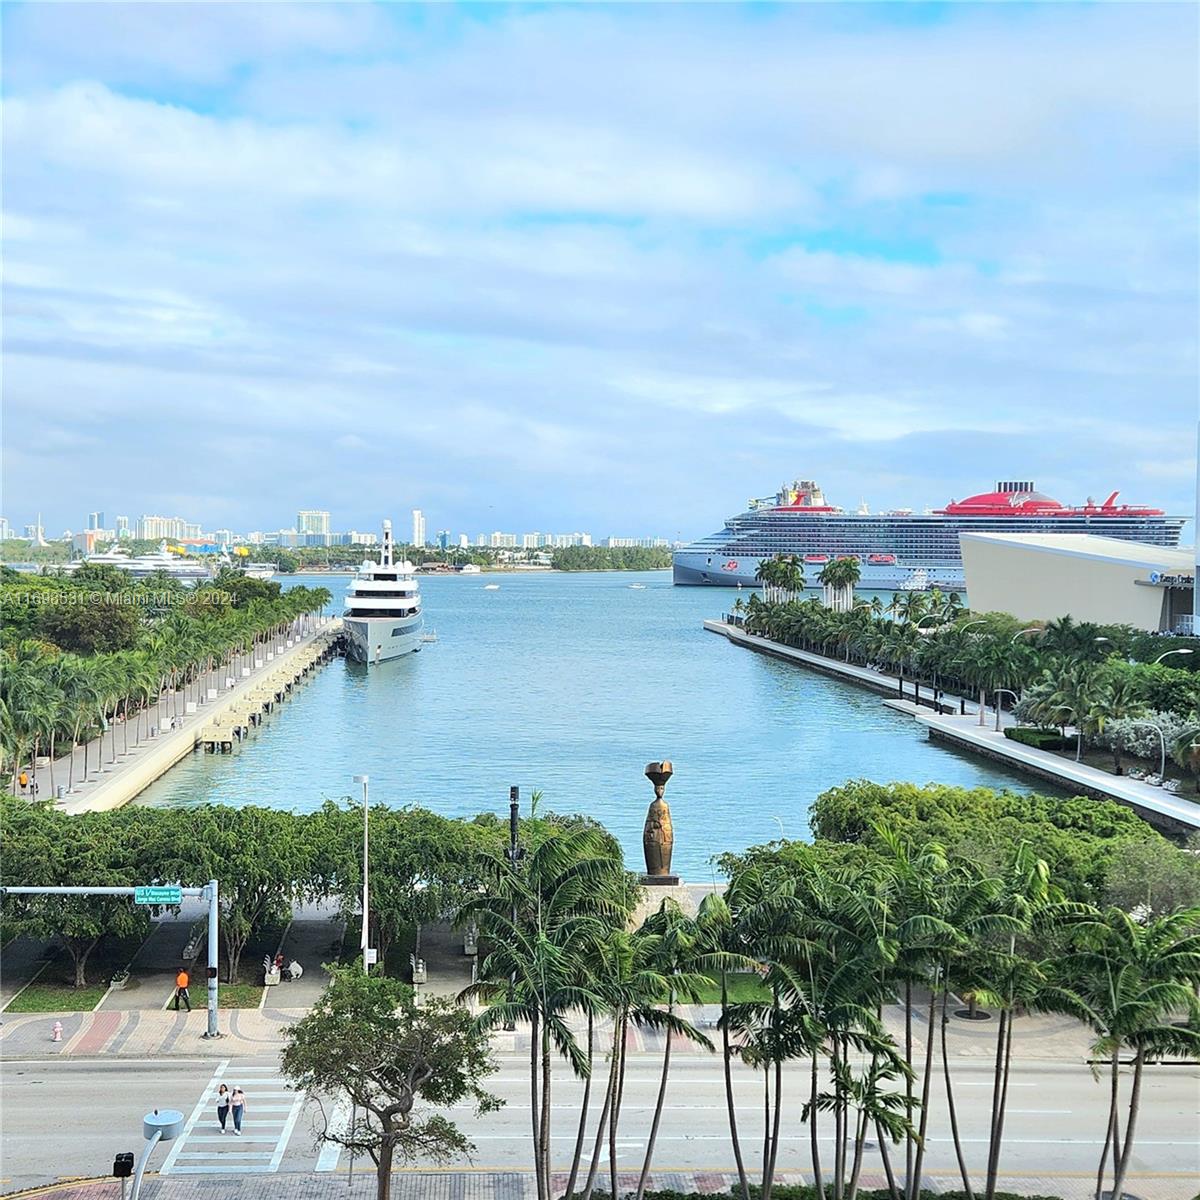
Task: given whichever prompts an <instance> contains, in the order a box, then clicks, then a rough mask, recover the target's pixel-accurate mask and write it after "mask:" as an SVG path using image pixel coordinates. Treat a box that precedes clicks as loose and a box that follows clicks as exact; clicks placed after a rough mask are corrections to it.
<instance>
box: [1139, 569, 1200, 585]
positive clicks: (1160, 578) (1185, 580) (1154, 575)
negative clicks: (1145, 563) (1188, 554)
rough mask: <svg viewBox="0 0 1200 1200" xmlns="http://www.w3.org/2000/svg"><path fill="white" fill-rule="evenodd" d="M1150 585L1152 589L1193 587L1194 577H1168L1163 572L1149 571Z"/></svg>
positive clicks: (1194, 583)
mask: <svg viewBox="0 0 1200 1200" xmlns="http://www.w3.org/2000/svg"><path fill="white" fill-rule="evenodd" d="M1150 583H1151V584H1152V585H1153V586H1154V587H1167V588H1171V587H1187V588H1190V587H1195V586H1196V577H1195V576H1194V575H1168V574H1167V573H1166V572H1165V571H1151V572H1150Z"/></svg>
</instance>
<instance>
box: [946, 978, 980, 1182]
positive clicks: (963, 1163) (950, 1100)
mask: <svg viewBox="0 0 1200 1200" xmlns="http://www.w3.org/2000/svg"><path fill="white" fill-rule="evenodd" d="M943 978H946V976H945V975H943ZM949 998H950V988H949V985H948V982H947V985H946V986H943V988H942V1074H943V1075H944V1076H945V1079H946V1107H947V1108H949V1110H950V1135H951V1137H952V1138H953V1139H954V1154H955V1157H956V1158H957V1159H958V1172H959V1174H960V1175H961V1176H962V1184H963V1194H964V1195H965V1196H966V1200H975V1193H974V1192H973V1191H972V1190H971V1177H970V1175H969V1174H968V1173H967V1160H966V1159H965V1158H964V1157H963V1148H962V1137H961V1136H960V1135H959V1132H958V1109H957V1107H956V1106H955V1103H954V1084H953V1081H952V1080H951V1078H950V1054H949V1051H948V1050H947V1049H946V1026H947V1025H949V1023H950V1017H949V1015H948V1014H947V1012H946V1005H947V1002H948V1000H949Z"/></svg>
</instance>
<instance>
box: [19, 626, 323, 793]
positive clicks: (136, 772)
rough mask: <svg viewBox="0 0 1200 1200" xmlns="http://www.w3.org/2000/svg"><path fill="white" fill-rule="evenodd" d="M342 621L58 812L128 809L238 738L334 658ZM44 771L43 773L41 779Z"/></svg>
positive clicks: (203, 708) (189, 718) (122, 762)
mask: <svg viewBox="0 0 1200 1200" xmlns="http://www.w3.org/2000/svg"><path fill="white" fill-rule="evenodd" d="M341 628H342V624H341V619H340V618H337V617H334V618H330V619H327V620H326V621H325V622H324V623H323V624H322V625H320V626H319V627H318V628H317V629H316V630H314V631H313V632H312V633H310V634H308V635H306V636H305V637H303V638H299V639H297V641H296V642H295V644H294V645H292V646H288V647H286V648H285V649H283V650H281V651H280V652H279V653H278V654H276V655H274V657H273V658H272V659H271V660H269V661H267V660H265V659H264V661H263V665H262V666H261V667H255V668H253V669H252V670H251V674H250V675H249V676H247V677H245V678H243V679H242V680H241V681H240V682H239V683H236V684H235V685H234V686H233V687H232V688H230V689H228V691H227V692H226V693H225V694H224V695H222V696H219V697H217V698H216V699H212V700H206V701H204V702H202V703H201V704H200V705H198V706H197V708H196V711H195V712H191V713H187V714H186V715H185V716H183V717H182V718H181V719H180V721H179V724H178V726H177V728H175V729H172V730H170V731H169V732H163V733H161V734H159V735H158V736H157V737H154V738H152V739H143V741H142V744H141V745H140V746H138V747H136V748H135V747H133V746H131V747H130V749H129V753H128V754H118V756H117V761H116V762H115V763H113V764H111V765H107V766H106V767H105V768H104V769H103V770H101V771H100V772H98V773H97V774H94V775H93V778H92V779H90V780H89V781H88V782H87V783H86V784H80V783H78V782H77V784H76V787H75V790H74V791H72V792H71V793H69V794H67V795H66V796H64V797H63V798H62V799H61V800H58V801H56V805H55V806H56V807H57V808H59V809H61V810H62V811H63V812H68V813H72V814H76V813H85V812H108V811H110V810H112V809H114V808H121V807H122V806H124V805H126V804H128V803H129V802H130V801H131V800H132V799H133V798H134V797H135V796H137V795H138V793H139V792H142V791H144V790H145V789H146V788H148V787H149V786H150V784H152V783H153V782H154V781H155V780H156V779H158V778H159V776H161V775H164V774H165V773H166V772H167V771H169V770H170V769H171V768H172V767H173V766H174V765H175V764H176V763H177V762H179V761H180V760H181V759H183V758H186V757H187V756H188V755H189V754H191V753H192V752H193V751H194V750H195V749H196V748H197V747H198V746H200V745H202V744H203V743H204V742H206V741H210V740H215V741H218V742H221V741H229V742H232V741H233V740H234V739H235V735H234V734H233V732H232V730H233V728H234V727H235V725H237V726H239V727H247V726H249V725H251V724H252V723H256V722H253V721H252V720H251V715H250V714H252V713H254V712H258V713H261V712H262V711H264V709H265V708H266V706H267V705H268V704H270V705H273V704H274V703H277V702H278V700H279V698H280V697H283V696H286V695H287V693H288V692H290V691H291V689H292V687H293V686H294V685H295V684H296V683H297V682H298V681H299V680H300V679H302V678H304V677H305V676H306V675H308V674H309V673H310V672H311V671H313V670H315V669H316V668H317V667H319V665H320V664H321V662H322V661H323V660H326V659H327V658H328V656H329V655H330V654H331V652H332V649H333V646H334V644H335V643H336V641H337V639H338V637H339V636H340V634H341ZM44 772H45V769H44V768H43V769H42V770H40V771H39V776H41V775H43V774H44Z"/></svg>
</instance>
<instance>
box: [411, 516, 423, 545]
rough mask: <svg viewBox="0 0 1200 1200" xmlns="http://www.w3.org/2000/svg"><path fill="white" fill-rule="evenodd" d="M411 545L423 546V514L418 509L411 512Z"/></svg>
mask: <svg viewBox="0 0 1200 1200" xmlns="http://www.w3.org/2000/svg"><path fill="white" fill-rule="evenodd" d="M412 544H413V545H414V546H423V545H425V514H424V513H423V512H422V511H421V510H420V509H419V508H414V509H413V510H412Z"/></svg>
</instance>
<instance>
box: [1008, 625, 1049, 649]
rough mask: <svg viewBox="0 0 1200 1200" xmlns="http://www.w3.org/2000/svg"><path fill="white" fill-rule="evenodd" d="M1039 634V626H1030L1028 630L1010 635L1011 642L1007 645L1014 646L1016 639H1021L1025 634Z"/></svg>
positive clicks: (1040, 629)
mask: <svg viewBox="0 0 1200 1200" xmlns="http://www.w3.org/2000/svg"><path fill="white" fill-rule="evenodd" d="M1041 632H1042V627H1041V626H1040V625H1030V627H1029V628H1028V629H1022V630H1021V631H1020V633H1014V634H1013V635H1012V640H1011V641H1010V642H1009V645H1010V646H1011V645H1014V644H1015V643H1016V641H1017V639H1018V638H1023V637H1024V636H1025V635H1026V634H1027V633H1041Z"/></svg>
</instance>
